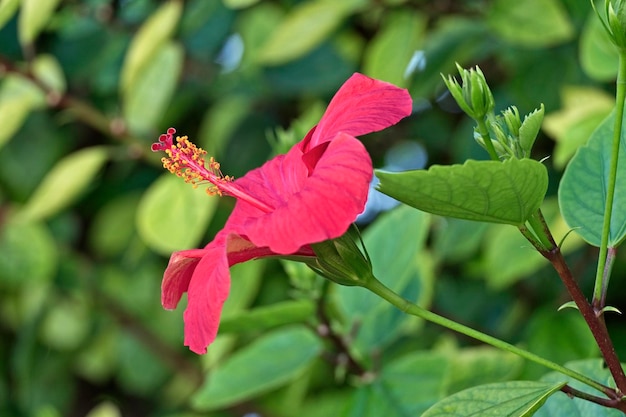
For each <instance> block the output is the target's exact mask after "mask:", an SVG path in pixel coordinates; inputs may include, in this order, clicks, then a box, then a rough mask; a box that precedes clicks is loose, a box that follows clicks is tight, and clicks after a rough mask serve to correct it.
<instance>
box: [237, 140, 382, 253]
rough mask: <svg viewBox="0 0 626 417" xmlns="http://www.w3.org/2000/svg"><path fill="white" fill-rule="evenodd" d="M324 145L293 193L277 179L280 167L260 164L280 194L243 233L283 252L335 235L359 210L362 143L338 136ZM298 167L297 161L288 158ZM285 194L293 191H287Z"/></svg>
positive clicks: (368, 167)
mask: <svg viewBox="0 0 626 417" xmlns="http://www.w3.org/2000/svg"><path fill="white" fill-rule="evenodd" d="M323 146H327V149H326V151H325V152H324V153H323V154H322V155H321V157H320V159H319V161H317V165H316V166H315V169H314V171H313V173H312V175H311V176H309V177H306V178H305V179H304V180H303V182H302V186H301V189H300V190H299V191H297V192H295V193H293V191H294V190H293V189H290V188H289V185H290V184H289V182H283V181H281V178H284V176H283V171H282V170H283V169H286V167H285V166H284V165H277V164H271V165H268V164H266V165H264V166H263V167H262V168H263V171H264V172H263V176H264V178H266V179H267V181H268V183H267V185H266V186H268V187H269V186H270V185H271V186H273V188H274V192H276V193H278V194H279V195H283V196H285V200H284V203H283V204H282V205H280V206H278V207H277V208H276V209H275V210H274V211H273V212H272V213H269V214H264V215H262V216H257V217H253V218H249V219H248V220H247V222H246V224H245V234H246V236H247V238H248V239H250V241H251V242H253V243H254V244H255V245H256V246H258V247H264V246H267V247H269V248H270V249H271V250H272V251H274V252H276V253H279V254H289V253H293V252H295V251H297V250H298V249H299V248H300V247H302V246H304V245H307V244H310V243H315V242H321V241H323V240H327V239H333V238H336V237H339V236H341V235H342V234H343V233H345V231H346V230H347V229H348V227H349V226H350V224H351V223H352V222H353V221H354V219H355V218H356V216H357V215H358V214H359V213H361V212H362V211H363V207H364V206H365V200H366V199H367V192H368V189H369V182H370V180H371V178H372V162H371V160H370V157H369V154H368V153H367V151H366V150H365V147H364V146H363V144H362V143H361V142H360V141H359V140H357V139H356V138H354V137H352V136H349V135H346V134H340V135H338V136H337V137H336V138H334V139H333V140H332V141H331V142H330V143H329V144H328V145H323ZM293 163H298V164H302V165H304V163H303V162H302V161H298V162H297V161H295V160H294V161H293ZM289 193H293V194H291V195H289Z"/></svg>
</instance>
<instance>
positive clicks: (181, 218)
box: [136, 173, 218, 255]
mask: <svg viewBox="0 0 626 417" xmlns="http://www.w3.org/2000/svg"><path fill="white" fill-rule="evenodd" d="M217 202H218V197H215V196H213V197H209V196H208V195H207V194H206V193H205V192H204V191H203V190H200V189H194V188H193V187H192V186H191V185H189V184H185V183H184V182H183V181H182V180H181V179H180V178H178V177H176V176H175V175H172V174H170V173H164V174H163V175H162V176H161V177H160V178H159V179H158V180H156V181H155V182H154V183H153V184H152V185H151V186H150V188H148V189H147V190H146V192H145V194H144V195H143V197H142V199H141V202H140V203H139V208H138V210H137V218H136V219H137V230H138V231H139V235H140V236H141V238H142V239H143V240H144V242H145V243H146V244H147V245H148V246H149V247H150V248H152V249H153V250H155V251H156V252H158V253H160V254H163V255H169V254H170V253H171V252H174V251H177V250H182V249H190V248H193V247H194V246H196V245H197V244H198V243H199V241H200V239H201V238H202V236H203V235H204V233H205V231H206V227H207V225H208V223H209V220H211V217H212V216H213V212H214V211H215V208H216V206H217Z"/></svg>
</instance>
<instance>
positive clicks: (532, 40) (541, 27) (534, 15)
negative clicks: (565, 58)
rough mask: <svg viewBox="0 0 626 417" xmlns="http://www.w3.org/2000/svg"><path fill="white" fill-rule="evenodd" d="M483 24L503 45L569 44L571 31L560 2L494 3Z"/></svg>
mask: <svg viewBox="0 0 626 417" xmlns="http://www.w3.org/2000/svg"><path fill="white" fill-rule="evenodd" d="M487 22H488V24H489V25H490V26H491V28H492V29H493V30H494V32H495V33H496V34H497V35H499V36H501V37H502V38H503V39H505V40H506V41H508V42H510V43H512V44H516V45H521V46H527V47H541V46H543V47H545V46H551V45H557V44H559V43H563V42H565V41H568V40H570V39H571V38H572V37H573V36H574V35H575V31H574V27H573V25H572V23H571V21H570V18H569V16H568V15H567V11H566V10H565V7H564V6H563V3H562V2H561V1H560V0H526V1H524V2H523V3H522V2H511V1H509V0H496V1H495V2H493V4H492V5H491V7H490V8H489V14H488V17H487Z"/></svg>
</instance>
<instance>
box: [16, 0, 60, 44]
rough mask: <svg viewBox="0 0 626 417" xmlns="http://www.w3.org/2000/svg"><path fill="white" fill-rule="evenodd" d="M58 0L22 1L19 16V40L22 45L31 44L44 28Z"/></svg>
mask: <svg viewBox="0 0 626 417" xmlns="http://www.w3.org/2000/svg"><path fill="white" fill-rule="evenodd" d="M59 1H60V0H22V8H21V9H20V15H19V22H18V24H19V26H18V32H19V38H20V42H21V43H22V45H28V44H31V43H32V42H33V41H34V40H35V38H36V37H37V35H39V32H41V30H42V29H43V28H44V27H45V26H46V24H47V23H48V21H49V20H50V18H51V17H52V14H53V13H54V9H56V7H57V5H58V4H59Z"/></svg>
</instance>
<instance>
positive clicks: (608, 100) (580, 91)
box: [543, 86, 615, 169]
mask: <svg viewBox="0 0 626 417" xmlns="http://www.w3.org/2000/svg"><path fill="white" fill-rule="evenodd" d="M561 101H562V103H563V104H562V108H561V109H560V110H558V111H555V112H552V113H550V114H548V115H547V116H546V117H545V119H544V123H543V129H544V130H545V131H546V133H548V134H549V135H550V136H552V138H554V140H555V141H556V149H555V151H554V156H553V160H554V165H555V166H556V167H557V168H561V169H562V168H564V167H565V164H566V163H567V162H568V161H569V160H570V158H571V157H572V156H573V155H574V153H575V152H576V150H577V149H578V148H579V147H581V146H583V145H584V144H585V143H587V141H588V140H589V137H590V136H591V134H592V133H593V131H594V130H595V129H596V128H597V127H598V126H599V125H600V123H601V122H602V121H603V120H604V119H605V118H606V117H607V116H608V115H609V113H610V112H611V110H612V109H613V107H614V106H615V99H614V98H613V97H612V96H611V95H610V94H608V93H606V92H604V91H603V90H600V89H598V88H593V87H576V86H570V87H566V88H564V89H563V91H562V92H561Z"/></svg>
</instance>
